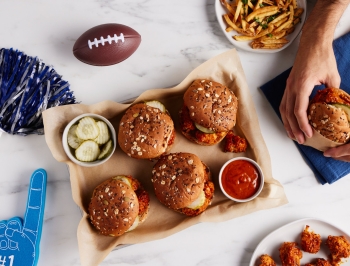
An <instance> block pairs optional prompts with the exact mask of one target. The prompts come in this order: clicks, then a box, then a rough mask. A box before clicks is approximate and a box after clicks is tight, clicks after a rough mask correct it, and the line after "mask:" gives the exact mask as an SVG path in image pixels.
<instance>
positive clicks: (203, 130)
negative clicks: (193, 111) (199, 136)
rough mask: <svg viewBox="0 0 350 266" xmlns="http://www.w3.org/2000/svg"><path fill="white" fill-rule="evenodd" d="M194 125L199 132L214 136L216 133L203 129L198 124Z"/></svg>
mask: <svg viewBox="0 0 350 266" xmlns="http://www.w3.org/2000/svg"><path fill="white" fill-rule="evenodd" d="M194 125H195V126H196V128H197V129H198V130H199V131H202V132H203V133H207V134H213V133H215V131H213V130H210V129H209V128H206V127H202V126H201V125H199V124H197V123H194Z"/></svg>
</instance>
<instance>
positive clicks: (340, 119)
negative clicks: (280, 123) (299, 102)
mask: <svg viewBox="0 0 350 266" xmlns="http://www.w3.org/2000/svg"><path fill="white" fill-rule="evenodd" d="M308 119H309V122H310V125H311V126H312V128H313V131H314V136H313V137H312V138H311V139H307V140H306V142H305V145H307V146H311V147H314V148H316V149H319V150H321V151H324V150H327V149H328V148H331V147H337V146H340V145H343V144H345V143H348V142H349V140H350V124H349V120H350V95H349V94H347V93H346V92H345V91H343V90H341V89H338V88H326V89H323V90H319V91H318V92H317V93H316V95H315V97H314V98H313V99H312V100H311V101H310V104H309V108H308Z"/></svg>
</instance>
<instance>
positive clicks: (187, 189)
mask: <svg viewBox="0 0 350 266" xmlns="http://www.w3.org/2000/svg"><path fill="white" fill-rule="evenodd" d="M151 181H152V183H153V187H154V191H155V194H156V197H157V198H158V200H159V201H160V202H161V203H163V204H164V205H165V206H167V207H168V208H170V209H172V210H175V211H177V212H180V213H182V214H185V215H187V216H197V215H199V214H201V213H202V212H204V211H205V210H206V209H207V207H208V206H209V204H210V202H211V200H212V198H213V196H214V183H213V182H211V178H210V170H209V168H208V166H207V165H205V164H204V163H203V162H202V161H201V160H200V159H199V158H198V156H196V155H195V154H191V153H183V152H179V153H170V154H164V155H163V156H161V157H160V159H159V160H158V162H157V163H156V164H155V165H154V167H153V170H152V180H151Z"/></svg>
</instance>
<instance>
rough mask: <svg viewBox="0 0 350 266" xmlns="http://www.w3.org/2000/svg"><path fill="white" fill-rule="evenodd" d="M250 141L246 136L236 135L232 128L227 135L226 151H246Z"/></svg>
mask: <svg viewBox="0 0 350 266" xmlns="http://www.w3.org/2000/svg"><path fill="white" fill-rule="evenodd" d="M247 146H248V143H247V140H246V139H245V138H241V137H240V136H236V135H235V134H234V133H233V131H232V130H230V131H229V132H228V133H227V135H226V137H225V147H224V152H235V153H239V152H245V150H246V149H247Z"/></svg>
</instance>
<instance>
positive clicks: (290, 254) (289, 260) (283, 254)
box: [279, 242, 303, 266]
mask: <svg viewBox="0 0 350 266" xmlns="http://www.w3.org/2000/svg"><path fill="white" fill-rule="evenodd" d="M279 252H280V259H281V262H282V266H300V259H301V258H302V257H303V253H302V252H301V250H300V249H299V247H298V246H297V243H295V242H284V243H283V244H282V245H281V247H280V248H279Z"/></svg>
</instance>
